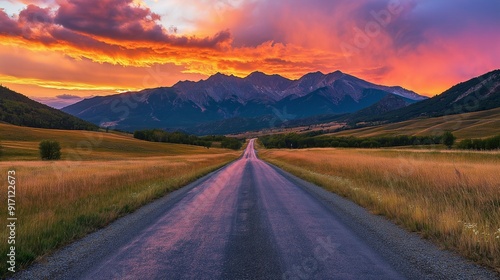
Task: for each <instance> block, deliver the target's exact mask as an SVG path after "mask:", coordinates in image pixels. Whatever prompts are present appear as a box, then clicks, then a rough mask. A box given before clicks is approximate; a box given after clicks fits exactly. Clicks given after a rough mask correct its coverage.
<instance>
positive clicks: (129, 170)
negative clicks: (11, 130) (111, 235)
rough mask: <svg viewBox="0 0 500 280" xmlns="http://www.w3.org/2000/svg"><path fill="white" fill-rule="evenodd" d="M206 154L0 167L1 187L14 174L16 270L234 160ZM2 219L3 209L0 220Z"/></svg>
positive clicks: (233, 156)
mask: <svg viewBox="0 0 500 280" xmlns="http://www.w3.org/2000/svg"><path fill="white" fill-rule="evenodd" d="M188 149H189V148H188ZM205 150H206V149H205ZM211 150H212V149H211ZM221 151H223V152H221ZM212 153H213V154H199V155H174V156H161V157H144V158H132V159H125V160H116V159H115V160H108V161H106V160H101V161H57V162H41V161H11V162H0V170H1V174H0V181H1V182H4V184H6V182H7V171H8V170H15V171H16V178H17V182H16V185H17V187H16V217H17V218H18V223H17V235H16V237H17V238H16V250H17V264H18V265H21V266H25V265H27V264H29V263H30V262H32V261H33V260H34V259H36V258H39V257H40V256H43V255H46V254H47V253H50V252H51V251H53V250H54V249H55V248H58V247H60V246H62V245H64V244H67V243H68V242H71V241H73V240H75V239H77V238H80V237H82V236H84V235H85V234H87V233H89V232H91V231H94V230H96V229H97V228H100V227H103V226H105V225H106V224H108V223H110V222H111V221H113V220H114V219H116V218H117V217H119V216H122V215H124V214H126V213H129V212H131V211H133V210H135V209H137V208H138V207H139V206H141V205H144V204H146V203H147V202H149V201H151V200H153V199H155V198H158V197H160V196H162V195H165V194H166V193H168V192H170V191H172V190H174V189H177V188H180V187H182V186H184V185H186V184H187V183H189V182H190V181H193V180H194V179H196V178H199V177H201V176H202V175H204V174H206V173H208V172H209V171H212V170H214V169H216V168H218V167H220V166H222V165H224V164H226V163H228V162H230V161H232V160H234V159H236V158H237V157H238V156H239V154H240V152H233V151H228V150H219V152H218V153H215V152H214V151H212ZM6 195H7V189H5V191H4V192H0V200H2V201H7V198H6ZM6 218H7V217H6V209H3V211H1V215H0V219H2V220H4V221H5V220H6ZM0 234H1V235H2V236H7V235H8V232H7V229H6V228H5V227H4V228H2V229H1V230H0ZM7 246H8V244H7V242H2V243H1V244H0V249H1V250H0V252H1V254H2V255H3V256H5V255H6V254H7V248H8V247H7ZM0 267H1V269H2V271H3V273H5V272H6V271H7V269H6V263H5V262H3V263H2V264H1V265H0ZM18 268H19V267H18Z"/></svg>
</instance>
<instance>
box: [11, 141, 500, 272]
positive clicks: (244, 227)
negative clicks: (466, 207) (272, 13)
mask: <svg viewBox="0 0 500 280" xmlns="http://www.w3.org/2000/svg"><path fill="white" fill-rule="evenodd" d="M311 188H313V189H314V190H312V189H311ZM330 196H334V195H333V194H329V193H326V192H324V191H322V190H320V189H319V188H317V187H314V186H310V185H309V184H308V183H305V182H303V181H301V180H299V179H297V178H295V177H293V176H290V175H289V174H287V173H285V172H283V171H281V170H279V169H277V168H275V167H272V166H270V165H268V164H266V163H265V162H263V161H261V160H260V159H258V158H257V157H256V154H255V151H254V142H253V140H252V141H250V143H249V145H248V147H247V149H246V150H245V152H244V154H243V156H242V157H241V158H240V159H239V160H237V161H235V162H233V163H232V164H230V165H228V166H227V167H225V168H223V169H221V170H219V171H217V172H215V173H212V174H211V175H209V176H207V177H206V178H203V179H202V180H201V181H199V182H195V183H194V184H192V185H190V186H188V187H186V188H184V190H183V191H182V192H180V193H179V194H176V195H174V196H173V198H170V199H165V200H164V201H159V202H156V204H158V205H160V204H161V205H160V206H157V208H155V209H157V210H142V211H146V212H144V213H134V214H132V215H139V216H138V217H136V219H135V220H129V221H126V222H120V221H119V222H118V225H111V228H112V227H113V226H115V227H117V228H118V229H114V231H115V233H114V235H113V234H112V233H107V232H106V231H104V232H100V233H99V232H98V233H96V234H94V236H93V237H92V236H91V237H90V241H86V240H83V241H82V242H83V244H76V245H72V247H71V246H70V247H69V248H67V249H65V250H63V252H62V253H59V255H60V254H62V256H57V254H56V257H55V259H54V258H53V259H52V260H49V261H48V262H49V263H57V262H58V260H59V261H60V262H65V264H62V265H61V266H53V268H46V267H45V268H44V264H38V265H36V266H35V267H34V268H33V269H31V270H28V271H27V272H26V274H21V277H20V278H23V277H26V278H29V277H30V276H33V275H36V274H37V273H39V275H42V277H47V278H65V279H76V278H82V279H409V278H410V279H411V278H413V279H447V278H449V279H460V278H463V279H472V278H470V277H473V278H475V279H488V278H491V277H494V276H493V274H489V272H487V271H485V270H482V269H480V268H478V267H476V266H474V265H471V264H468V263H466V262H465V261H464V260H463V259H461V258H459V257H456V256H454V255H451V254H449V253H446V252H441V251H439V250H437V249H436V248H435V247H433V246H432V245H430V244H428V243H427V242H425V241H422V240H420V239H419V238H418V237H416V236H414V235H410V234H407V233H405V232H404V231H402V230H400V229H398V228H397V227H396V226H394V225H392V224H391V223H389V222H387V221H386V220H384V219H383V218H381V217H375V216H372V215H370V214H368V213H367V212H366V211H364V210H363V209H361V208H359V207H357V206H356V205H354V204H352V203H350V202H348V201H345V200H343V199H342V198H339V197H336V196H335V197H330ZM158 207H159V208H158ZM158 209H160V210H158ZM147 211H149V212H147ZM139 212H140V211H139ZM141 215H142V216H141ZM120 223H122V224H121V225H120ZM112 230H113V229H109V231H110V232H111V231H112ZM102 236H108V239H106V241H102ZM109 236H112V237H111V238H110V237H109ZM113 236H114V237H113ZM120 240H121V241H120ZM92 246H95V247H101V248H100V249H95V248H94V249H92V250H93V251H90V252H88V251H85V250H87V249H82V248H88V247H92ZM82 252H84V253H82ZM80 255H81V256H80ZM66 259H72V261H66ZM55 267H57V269H55ZM47 269H48V270H55V271H52V272H47ZM30 273H31V274H30ZM43 273H46V274H43ZM47 273H48V274H47Z"/></svg>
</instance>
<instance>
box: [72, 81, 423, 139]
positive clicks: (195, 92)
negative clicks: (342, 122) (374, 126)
mask: <svg viewBox="0 0 500 280" xmlns="http://www.w3.org/2000/svg"><path fill="white" fill-rule="evenodd" d="M392 99H397V100H399V102H392V103H391V102H389V103H387V104H388V105H387V106H389V107H390V106H391V104H394V105H395V106H396V107H394V108H392V107H391V108H387V110H393V109H397V108H400V106H401V105H402V104H404V105H409V104H412V103H415V102H418V101H422V100H425V99H426V97H423V96H421V95H419V94H417V93H415V92H413V91H410V90H406V89H404V88H402V87H399V86H392V87H389V86H382V85H376V84H373V83H370V82H367V81H364V80H362V79H359V78H356V77H354V76H352V75H348V74H345V73H342V72H340V71H335V72H333V73H329V74H323V73H321V72H314V73H309V74H306V75H304V76H303V77H301V78H300V79H297V80H290V79H287V78H284V77H282V76H279V75H266V74H264V73H261V72H253V73H251V74H250V75H248V76H247V77H245V78H239V77H236V76H232V75H231V76H227V75H224V74H220V73H218V74H215V75H213V76H211V77H209V78H208V79H206V80H201V81H198V82H192V81H181V82H178V83H177V84H175V85H173V86H172V87H160V88H153V89H145V90H142V91H139V92H128V93H122V94H117V95H111V96H103V97H93V98H90V99H85V100H82V101H80V102H78V103H75V104H73V105H70V106H68V107H65V108H63V109H62V110H63V111H64V112H67V113H70V114H72V115H74V116H77V117H79V118H82V119H84V120H87V121H89V122H92V123H94V124H96V125H99V126H111V127H113V128H117V129H121V130H127V131H134V130H137V129H144V128H161V129H165V130H183V131H186V132H189V133H194V134H215V133H218V134H224V133H234V132H241V131H246V130H252V129H261V128H267V127H271V126H274V125H277V124H279V123H282V122H285V121H288V120H295V119H301V118H307V117H311V116H316V115H321V114H345V113H352V112H356V111H359V110H362V109H364V108H367V107H370V106H372V105H374V104H377V103H378V102H381V101H382V102H383V101H384V100H392ZM396 103H397V104H396Z"/></svg>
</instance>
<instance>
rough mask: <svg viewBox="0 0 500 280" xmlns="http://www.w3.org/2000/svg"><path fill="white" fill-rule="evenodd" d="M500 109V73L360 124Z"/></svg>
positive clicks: (469, 81)
mask: <svg viewBox="0 0 500 280" xmlns="http://www.w3.org/2000/svg"><path fill="white" fill-rule="evenodd" d="M498 107H500V70H494V71H491V72H489V73H486V74H484V75H481V76H479V77H476V78H473V79H470V80H468V81H465V82H462V83H459V84H457V85H455V86H453V87H451V88H450V89H448V90H446V91H445V92H443V93H441V94H439V95H437V96H434V97H433V98H429V99H427V100H423V101H420V102H417V103H415V104H412V105H410V106H408V107H404V108H401V109H397V110H393V111H389V112H387V113H384V114H375V115H368V116H366V117H365V118H364V119H362V120H359V119H357V121H364V122H400V121H405V120H410V119H415V118H428V117H439V116H445V115H454V114H463V113H470V112H476V111H482V110H489V109H494V108H498Z"/></svg>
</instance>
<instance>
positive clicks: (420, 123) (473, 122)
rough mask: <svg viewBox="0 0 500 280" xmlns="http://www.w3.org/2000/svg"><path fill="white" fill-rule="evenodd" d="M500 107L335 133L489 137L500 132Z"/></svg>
mask: <svg viewBox="0 0 500 280" xmlns="http://www.w3.org/2000/svg"><path fill="white" fill-rule="evenodd" d="M499 127H500V108H495V109H491V110H485V111H478V112H471V113H464V114H458V115H449V116H442V117H435V118H428V119H413V120H409V121H403V122H398V123H389V124H384V125H380V126H371V127H365V128H358V129H350V130H344V131H340V132H335V133H331V134H329V135H334V136H355V137H378V136H394V135H416V136H426V135H441V134H442V133H443V132H444V131H448V130H449V131H452V132H453V134H454V135H455V136H456V137H457V138H458V139H464V138H486V137H492V136H496V135H498V133H499V132H500V131H499V129H498V128H499Z"/></svg>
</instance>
